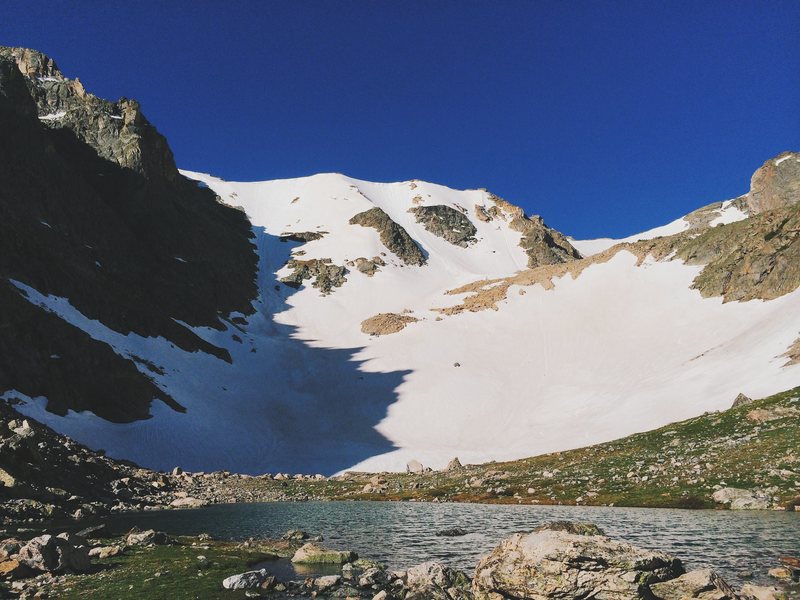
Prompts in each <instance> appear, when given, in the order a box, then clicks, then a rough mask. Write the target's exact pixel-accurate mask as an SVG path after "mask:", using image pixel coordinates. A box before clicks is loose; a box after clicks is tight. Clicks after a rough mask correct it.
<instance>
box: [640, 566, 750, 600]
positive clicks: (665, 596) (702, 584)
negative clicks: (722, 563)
mask: <svg viewBox="0 0 800 600" xmlns="http://www.w3.org/2000/svg"><path fill="white" fill-rule="evenodd" d="M650 591H651V592H652V594H653V596H654V597H655V598H657V599H658V600H684V599H686V598H702V599H703V600H737V599H738V596H737V595H736V592H734V591H733V588H731V586H729V585H728V584H727V583H726V582H725V580H724V579H722V577H720V576H719V575H718V574H717V573H715V572H714V571H712V570H711V569H701V570H697V571H690V572H689V573H686V574H684V575H681V576H680V577H677V578H675V579H672V580H670V581H665V582H663V583H656V584H653V585H651V586H650Z"/></svg>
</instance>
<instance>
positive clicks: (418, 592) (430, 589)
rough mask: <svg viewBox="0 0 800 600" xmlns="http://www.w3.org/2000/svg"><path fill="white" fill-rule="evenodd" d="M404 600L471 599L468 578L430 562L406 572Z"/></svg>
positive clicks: (439, 564) (459, 572)
mask: <svg viewBox="0 0 800 600" xmlns="http://www.w3.org/2000/svg"><path fill="white" fill-rule="evenodd" d="M406 585H407V586H408V589H409V593H408V595H406V600H457V599H458V600H460V599H467V598H472V593H471V591H470V589H469V588H470V581H469V578H468V577H467V576H466V575H465V574H464V573H462V572H461V571H457V570H455V569H451V568H450V567H447V566H445V565H443V564H441V563H438V562H434V561H430V562H425V563H422V564H419V565H416V566H414V567H411V568H410V569H408V571H407V572H406Z"/></svg>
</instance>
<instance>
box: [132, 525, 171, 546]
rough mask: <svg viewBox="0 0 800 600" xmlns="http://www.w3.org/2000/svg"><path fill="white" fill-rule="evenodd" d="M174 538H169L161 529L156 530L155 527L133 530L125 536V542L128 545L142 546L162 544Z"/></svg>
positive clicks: (168, 542) (169, 542)
mask: <svg viewBox="0 0 800 600" xmlns="http://www.w3.org/2000/svg"><path fill="white" fill-rule="evenodd" d="M173 542H174V540H173V539H172V538H170V537H169V536H168V535H167V534H166V533H164V532H163V531H156V530H155V529H147V530H146V531H133V532H131V533H129V534H128V535H127V536H126V537H125V543H126V544H127V545H128V546H144V545H148V544H154V545H156V546H163V545H167V544H172V543H173Z"/></svg>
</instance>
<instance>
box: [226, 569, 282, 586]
mask: <svg viewBox="0 0 800 600" xmlns="http://www.w3.org/2000/svg"><path fill="white" fill-rule="evenodd" d="M274 579H275V578H274V577H272V576H271V575H270V574H269V573H267V570H266V569H261V570H259V571H247V572H245V573H239V574H238V575H231V576H230V577H226V578H225V579H223V580H222V587H224V588H225V589H226V590H251V589H254V588H260V587H262V586H267V587H268V586H269V585H270V583H271V580H272V581H274Z"/></svg>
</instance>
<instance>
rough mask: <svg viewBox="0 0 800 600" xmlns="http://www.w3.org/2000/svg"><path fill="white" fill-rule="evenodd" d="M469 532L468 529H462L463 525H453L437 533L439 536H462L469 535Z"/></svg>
mask: <svg viewBox="0 0 800 600" xmlns="http://www.w3.org/2000/svg"><path fill="white" fill-rule="evenodd" d="M468 533H469V532H468V531H467V530H466V529H462V528H461V527H451V528H449V529H442V530H441V531H437V532H436V535H437V536H439V537H460V536H462V535H467V534H468Z"/></svg>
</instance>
